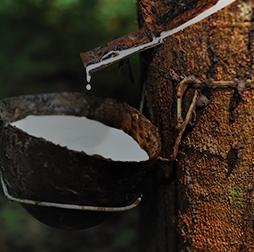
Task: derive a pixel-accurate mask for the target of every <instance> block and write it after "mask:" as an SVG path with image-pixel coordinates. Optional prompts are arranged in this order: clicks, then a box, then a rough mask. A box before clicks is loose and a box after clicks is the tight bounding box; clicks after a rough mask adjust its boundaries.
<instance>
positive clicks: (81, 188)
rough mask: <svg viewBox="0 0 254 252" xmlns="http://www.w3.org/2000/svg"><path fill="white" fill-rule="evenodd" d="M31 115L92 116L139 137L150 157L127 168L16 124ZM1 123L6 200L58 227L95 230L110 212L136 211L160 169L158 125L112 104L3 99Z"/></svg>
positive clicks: (66, 98) (62, 97) (50, 97)
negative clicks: (144, 188) (147, 182)
mask: <svg viewBox="0 0 254 252" xmlns="http://www.w3.org/2000/svg"><path fill="white" fill-rule="evenodd" d="M28 115H74V116H77V117H82V116H85V117H87V118H89V119H93V120H96V121H99V122H102V123H104V124H106V125H108V126H111V127H114V128H118V129H121V130H123V131H125V132H126V133H127V134H129V135H130V136H132V137H133V138H134V139H135V140H136V141H137V142H138V144H139V145H140V147H141V148H142V149H144V150H145V151H146V152H147V154H148V156H149V159H148V160H145V161H141V162H134V161H130V162H123V161H113V160H111V159H106V158H104V157H102V156H99V155H87V154H86V153H85V152H79V151H74V150H70V149H67V148H66V147H61V146H59V145H56V144H53V143H52V142H49V141H47V140H45V139H43V138H38V137H34V136H31V135H29V134H27V133H26V132H24V131H22V130H20V129H19V128H16V127H13V126H12V125H11V124H10V123H11V122H14V121H17V120H20V119H23V118H25V117H26V116H28ZM0 122H1V128H0V141H1V153H0V164H1V173H2V182H3V189H4V191H5V195H6V196H7V197H8V198H9V199H10V200H13V201H17V202H19V203H22V205H23V206H24V207H25V208H26V209H27V210H28V211H29V212H30V213H31V214H32V215H33V216H35V217H36V218H37V219H38V220H40V221H41V222H44V223H45V224H48V225H51V226H54V227H58V228H64V229H79V228H85V227H90V226H93V225H96V224H98V222H100V221H102V220H103V218H104V217H106V216H107V214H109V213H112V212H117V211H125V210H128V209H130V208H133V207H135V206H136V205H138V203H139V202H140V195H142V185H143V182H144V181H145V180H146V179H147V177H148V176H151V174H152V172H153V171H154V169H155V168H156V167H157V166H156V165H155V164H156V162H157V158H158V156H159V154H160V148H161V144H160V138H159V134H158V131H157V129H156V127H155V126H153V125H152V124H151V123H150V121H148V120H147V119H146V118H145V117H144V116H143V115H142V114H140V113H139V112H138V111H137V110H136V109H134V108H131V107H130V106H128V105H127V104H123V103H119V102H116V101H114V100H111V99H101V98H96V97H93V96H84V95H82V94H79V93H61V94H44V95H32V96H22V97H15V98H10V99H5V100H2V101H0ZM119 148H121V146H119ZM137 199H138V200H137Z"/></svg>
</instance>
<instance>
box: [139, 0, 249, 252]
mask: <svg viewBox="0 0 254 252" xmlns="http://www.w3.org/2000/svg"><path fill="white" fill-rule="evenodd" d="M147 2H148V3H149V1H147ZM193 2H195V1H193V0H182V1H176V0H157V1H156V0H153V1H152V0H151V1H150V4H151V5H153V6H154V7H153V8H154V9H155V10H156V9H158V10H160V12H159V13H164V12H166V11H168V10H169V12H168V14H169V15H172V17H173V16H176V15H180V14H181V13H182V12H183V11H184V9H185V7H186V6H188V5H189V4H192V3H193ZM179 3H181V4H179ZM166 9H167V10H166ZM155 15H158V13H157V14H155ZM253 17H254V15H253V1H236V2H235V3H234V4H232V5H231V6H229V7H227V8H226V9H224V10H222V11H220V12H218V13H216V14H215V15H213V16H211V17H209V18H207V19H206V20H204V21H202V22H201V23H198V24H197V25H194V26H192V27H189V28H187V29H186V30H184V31H183V32H180V33H178V34H176V35H174V36H173V37H171V38H169V39H167V40H165V43H164V44H163V45H162V46H160V47H157V48H155V49H153V50H150V51H148V52H145V53H143V55H142V68H143V81H144V83H145V87H146V88H145V94H146V103H147V108H148V111H149V116H150V118H151V120H152V121H153V122H154V123H155V124H156V125H157V126H158V128H159V130H160V133H161V138H162V156H163V157H166V158H170V156H171V154H172V152H173V146H174V142H175V138H176V136H177V130H176V86H177V84H178V80H177V79H178V78H179V79H180V78H181V77H183V76H189V75H195V76H196V77H197V78H199V79H200V80H202V81H205V80H207V79H214V80H217V81H234V80H235V79H236V78H237V79H238V80H243V81H246V80H247V79H252V76H253V51H254V41H253V38H254V24H253V19H254V18H253ZM140 18H141V15H140ZM141 19H142V18H141ZM141 23H142V22H141ZM235 92H236V91H234V90H233V89H232V88H230V87H229V88H226V89H223V90H222V89H220V88H218V89H215V91H213V92H212V97H211V102H210V104H209V105H208V106H207V107H206V108H205V109H203V110H201V111H199V113H198V114H197V119H196V123H195V124H194V126H193V128H192V130H188V131H187V132H186V134H185V136H184V138H183V141H182V144H181V147H180V151H179V155H178V161H177V162H176V166H175V167H174V169H175V171H176V176H175V177H174V178H172V177H171V178H167V172H165V174H163V178H161V177H160V180H158V179H154V181H151V183H150V184H149V185H148V189H147V190H148V191H149V192H148V193H147V195H148V196H147V197H145V204H144V207H143V209H142V211H141V216H142V217H141V224H142V231H141V236H142V242H141V251H146V252H155V251H156V252H166V251H167V252H168V251H254V182H253V178H254V161H253V160H254V90H253V88H252V87H250V88H246V89H245V90H244V92H243V99H242V101H240V102H239V104H238V102H237V103H234V97H235V95H234V94H235ZM186 106H187V105H186ZM171 168H172V167H171ZM167 169H170V167H167V168H165V171H166V170H167Z"/></svg>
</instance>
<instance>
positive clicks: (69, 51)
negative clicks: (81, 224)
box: [0, 0, 139, 252]
mask: <svg viewBox="0 0 254 252" xmlns="http://www.w3.org/2000/svg"><path fill="white" fill-rule="evenodd" d="M135 16H136V3H135V1H134V0H120V1H119V0H1V2H0V97H1V98H3V97H8V96H14V95H22V94H31V93H40V92H56V91H57V92H58V91H59V92H61V91H82V92H86V91H85V72H84V68H83V66H82V64H81V61H80V59H79V53H80V52H81V51H86V50H89V49H92V48H94V47H97V46H99V45H101V44H103V43H105V42H107V41H108V40H112V39H113V38H116V37H118V36H120V35H124V34H126V33H128V32H130V31H132V30H135V29H136V27H137V22H136V17H135ZM131 62H132V66H133V68H134V75H135V78H136V82H137V80H138V72H137V70H136V69H137V68H138V61H137V58H132V59H131ZM92 86H93V89H92V91H91V93H93V94H96V95H99V96H111V97H115V98H118V99H122V100H125V101H127V102H129V103H131V104H132V105H137V104H138V102H137V101H138V97H139V87H138V85H137V83H136V84H134V83H131V82H130V79H129V73H128V69H127V68H126V67H123V68H122V69H120V70H119V68H118V66H117V65H115V66H113V67H110V68H109V69H105V70H103V71H100V72H98V73H97V74H96V75H95V77H94V78H93V81H92ZM0 226H1V229H0V252H12V251H18V252H22V251H24V252H29V251H33V252H51V251H59V252H72V251H75V252H79V251H89V252H90V251H91V252H93V251H95V252H97V251H103V252H114V251H132V252H135V251H136V248H137V246H136V245H137V244H136V242H137V233H136V229H137V228H136V226H137V213H136V212H135V211H134V212H130V213H127V214H125V215H123V216H121V215H116V216H114V217H112V218H111V219H110V220H108V221H106V222H105V223H104V224H103V225H101V226H98V227H96V228H93V229H90V230H88V231H82V232H71V233H69V232H63V231H58V230H54V229H51V228H48V227H46V226H44V225H42V224H40V223H38V222H37V221H36V220H34V219H33V218H32V217H30V216H29V215H28V214H27V213H26V212H25V211H24V210H23V209H22V208H21V207H20V206H18V205H17V204H13V203H7V201H6V200H5V199H4V198H3V197H1V200H0Z"/></svg>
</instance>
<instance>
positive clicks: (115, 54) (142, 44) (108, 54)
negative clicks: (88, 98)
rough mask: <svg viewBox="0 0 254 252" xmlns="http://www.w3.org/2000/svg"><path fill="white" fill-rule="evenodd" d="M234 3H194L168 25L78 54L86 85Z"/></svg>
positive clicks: (219, 0)
mask: <svg viewBox="0 0 254 252" xmlns="http://www.w3.org/2000/svg"><path fill="white" fill-rule="evenodd" d="M234 1H235V0H207V1H203V0H197V1H196V5H195V6H194V7H193V8H191V9H187V10H186V11H185V12H184V13H183V14H182V15H180V16H177V17H176V18H174V19H173V20H169V21H167V19H165V21H164V22H162V24H160V25H156V24H154V26H156V30H154V29H152V28H151V29H148V30H147V29H145V28H141V29H140V30H138V31H136V32H132V33H130V34H129V35H126V36H123V37H121V38H118V39H116V40H113V41H111V42H109V43H107V44H106V46H104V47H98V48H96V49H93V50H91V51H88V52H85V53H81V54H80V56H81V60H82V62H83V64H84V67H85V68H86V78H87V82H90V80H91V73H92V72H95V71H97V70H99V69H101V68H104V67H107V66H108V65H111V64H113V63H114V62H116V61H119V60H121V59H123V58H125V57H128V56H130V55H132V54H134V53H138V52H142V51H144V50H148V49H150V48H153V47H155V46H158V45H159V44H162V43H163V40H164V39H165V38H167V37H169V36H171V35H173V34H175V33H177V32H179V31H181V30H183V29H185V28H186V27H188V26H190V25H192V24H195V23H197V22H199V21H201V20H203V19H204V18H206V17H208V16H210V15H212V14H213V13H215V12H217V11H218V10H220V9H222V8H223V7H225V6H227V5H229V4H230V3H232V2H234ZM149 30H150V31H149ZM150 32H152V34H151V33H150ZM155 34H156V36H155Z"/></svg>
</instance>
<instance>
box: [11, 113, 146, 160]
mask: <svg viewBox="0 0 254 252" xmlns="http://www.w3.org/2000/svg"><path fill="white" fill-rule="evenodd" d="M12 125H13V126H15V127H17V128H19V129H21V130H23V131H25V132H26V133H28V134H29V135H32V136H35V137H41V138H44V139H46V140H48V141H50V142H52V143H54V144H59V145H60V146H64V147H67V148H68V149H70V150H75V151H84V152H85V153H87V154H89V155H94V154H97V155H101V156H103V157H105V158H111V159H112V160H117V161H143V160H147V159H148V155H147V153H146V152H145V151H144V150H142V149H141V148H140V146H139V145H138V143H137V142H136V141H135V140H134V139H133V138H132V137H130V136H129V135H128V134H126V133H124V132H123V131H122V130H118V129H115V128H112V127H108V126H106V125H104V124H102V123H100V122H98V121H94V120H90V119H87V118H85V117H76V116H65V115H64V116H61V115H50V116H28V117H26V118H24V119H22V120H20V121H16V122H13V123H12Z"/></svg>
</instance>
